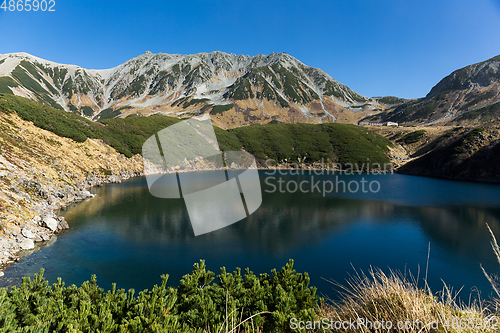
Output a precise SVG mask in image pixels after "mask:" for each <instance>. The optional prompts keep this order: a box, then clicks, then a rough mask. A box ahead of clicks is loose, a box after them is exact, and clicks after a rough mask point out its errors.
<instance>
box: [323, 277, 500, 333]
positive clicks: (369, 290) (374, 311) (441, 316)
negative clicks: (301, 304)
mask: <svg viewBox="0 0 500 333" xmlns="http://www.w3.org/2000/svg"><path fill="white" fill-rule="evenodd" d="M336 285H337V286H338V287H340V288H341V299H340V301H331V300H330V302H331V304H330V305H327V306H325V307H324V308H322V309H320V310H319V317H320V318H328V319H329V320H331V321H333V322H334V323H335V322H340V323H341V322H350V321H351V322H356V323H359V325H357V324H356V325H355V328H354V329H353V328H352V326H349V327H348V328H347V329H338V330H335V329H333V330H327V331H331V332H493V331H496V330H495V329H493V328H492V325H493V324H495V322H496V319H495V317H494V316H493V313H494V311H491V310H490V309H489V308H487V307H486V306H485V304H486V303H485V302H475V303H472V304H467V305H466V304H463V303H461V302H459V301H458V300H457V299H456V296H457V293H453V291H451V290H449V289H448V288H447V287H446V286H445V287H444V288H443V290H442V292H440V293H439V295H440V296H439V297H438V296H434V295H433V294H432V293H430V291H426V290H424V289H421V288H419V287H418V284H417V281H416V280H415V279H414V278H413V277H412V276H408V275H406V276H405V275H402V274H400V273H397V272H392V271H391V272H390V273H389V274H386V273H384V272H383V271H381V270H378V269H373V270H371V271H370V272H369V273H368V274H365V273H363V272H361V273H358V274H356V275H355V276H354V277H352V278H351V280H350V281H349V282H348V284H347V285H346V286H342V285H339V284H336ZM363 320H364V322H365V323H366V324H363ZM331 321H330V324H329V325H330V326H331ZM369 322H371V323H372V325H370V324H369ZM382 323H385V325H383V327H382V326H381V327H377V325H381V324H382ZM447 324H448V325H447ZM460 325H461V327H460ZM391 326H392V328H391V329H388V328H390V327H391ZM324 327H326V326H324ZM329 328H330V327H329ZM499 328H500V327H499Z"/></svg>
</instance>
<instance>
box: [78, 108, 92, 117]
mask: <svg viewBox="0 0 500 333" xmlns="http://www.w3.org/2000/svg"><path fill="white" fill-rule="evenodd" d="M81 111H82V113H83V114H84V115H85V116H87V117H91V116H92V115H93V114H94V109H92V108H91V107H90V106H83V107H82V110H81Z"/></svg>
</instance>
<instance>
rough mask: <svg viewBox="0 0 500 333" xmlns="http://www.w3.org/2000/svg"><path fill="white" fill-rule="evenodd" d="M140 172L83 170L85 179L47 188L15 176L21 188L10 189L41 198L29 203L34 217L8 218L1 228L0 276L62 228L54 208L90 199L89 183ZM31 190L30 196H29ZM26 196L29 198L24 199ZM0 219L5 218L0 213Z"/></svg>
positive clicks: (117, 180) (65, 226)
mask: <svg viewBox="0 0 500 333" xmlns="http://www.w3.org/2000/svg"><path fill="white" fill-rule="evenodd" d="M141 175H142V173H140V172H130V171H122V172H121V173H120V174H119V175H107V176H103V175H100V174H99V173H97V172H91V173H89V174H87V176H86V179H85V181H81V182H76V184H75V185H74V186H68V187H66V188H65V189H62V190H61V189H59V190H57V191H54V192H49V189H47V188H46V187H44V186H43V185H42V184H40V183H39V182H36V181H33V180H26V179H22V178H21V179H18V180H17V184H18V185H19V187H20V188H23V189H25V191H22V190H19V189H18V188H17V187H15V186H14V185H11V186H10V189H11V190H13V191H14V192H16V194H17V195H19V196H21V197H24V198H25V199H28V198H30V197H31V196H32V195H33V194H35V195H36V196H38V197H40V198H42V199H43V200H39V201H38V202H36V203H35V204H34V205H33V206H32V207H33V208H32V212H33V213H34V214H35V217H33V218H32V219H29V220H26V221H8V222H11V223H12V224H13V225H14V227H13V228H11V229H10V230H9V229H4V230H3V235H2V234H0V277H2V276H3V275H4V273H3V270H4V269H5V268H7V267H9V266H10V265H12V264H14V263H16V262H17V261H19V260H20V259H21V258H22V257H24V256H26V255H29V254H31V253H32V252H33V251H36V250H38V249H40V248H41V247H43V246H44V245H45V244H47V243H48V242H50V241H51V239H52V238H53V237H54V236H55V235H58V234H60V233H62V232H64V231H65V230H67V229H69V225H68V223H67V222H66V220H65V219H64V217H62V216H57V212H58V211H59V210H61V209H63V208H66V207H68V206H69V205H71V204H74V203H77V202H80V201H84V200H87V199H92V198H94V197H95V195H94V194H92V193H90V189H91V188H92V187H98V186H102V185H104V184H110V183H120V182H121V181H122V180H126V179H129V178H131V177H137V176H141ZM0 176H3V177H9V176H14V175H13V174H8V175H2V174H0ZM30 192H31V194H32V195H31V196H30ZM28 200H30V199H28ZM0 219H4V220H5V219H6V218H5V217H4V216H0ZM23 250H24V251H23Z"/></svg>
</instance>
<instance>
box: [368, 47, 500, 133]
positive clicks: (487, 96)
mask: <svg viewBox="0 0 500 333" xmlns="http://www.w3.org/2000/svg"><path fill="white" fill-rule="evenodd" d="M498 117H500V55H499V56H496V57H494V58H491V59H489V60H486V61H483V62H480V63H477V64H474V65H470V66H467V67H464V68H462V69H459V70H456V71H454V72H453V73H451V74H450V75H448V76H447V77H445V78H444V79H442V80H441V81H440V82H439V83H438V84H437V85H435V86H434V87H433V88H432V89H431V91H430V92H429V93H428V94H427V96H426V97H425V98H421V99H416V100H411V101H407V102H405V103H403V104H401V105H399V106H397V107H395V108H394V109H392V110H387V111H385V112H382V113H379V114H377V115H373V116H371V117H368V118H367V120H372V121H394V122H398V123H402V124H405V125H422V124H433V125H474V124H478V123H486V122H488V121H490V120H492V119H496V118H498Z"/></svg>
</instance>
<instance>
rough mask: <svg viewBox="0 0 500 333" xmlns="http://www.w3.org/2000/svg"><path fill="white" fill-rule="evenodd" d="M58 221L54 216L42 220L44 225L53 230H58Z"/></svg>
mask: <svg viewBox="0 0 500 333" xmlns="http://www.w3.org/2000/svg"><path fill="white" fill-rule="evenodd" d="M57 224H58V223H57V221H56V220H55V219H53V218H52V217H44V218H43V220H42V225H43V226H44V227H46V228H48V229H50V230H52V231H56V230H57Z"/></svg>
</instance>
